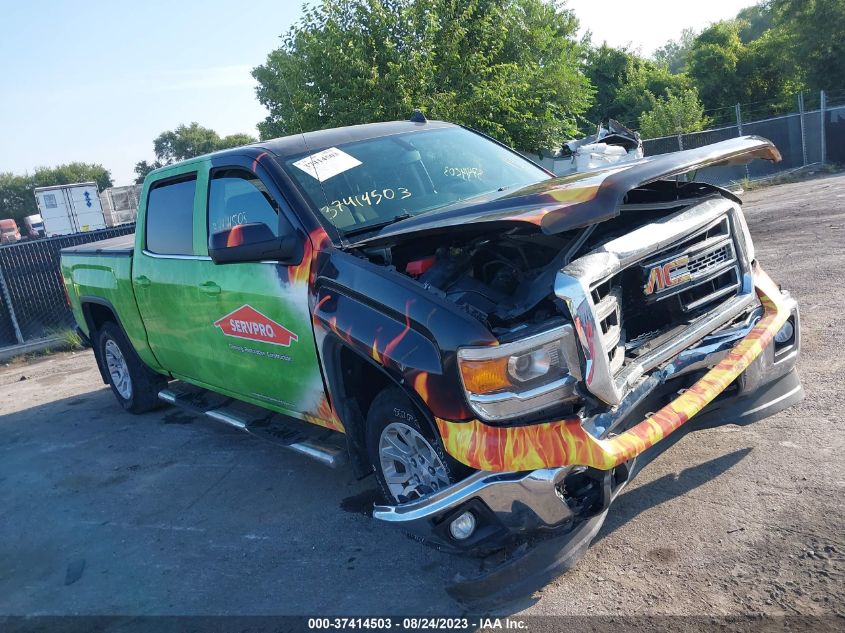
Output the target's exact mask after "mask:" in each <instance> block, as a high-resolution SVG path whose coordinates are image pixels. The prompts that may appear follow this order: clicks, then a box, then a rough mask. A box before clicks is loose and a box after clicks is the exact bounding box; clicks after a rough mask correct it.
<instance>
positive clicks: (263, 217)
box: [195, 157, 326, 417]
mask: <svg viewBox="0 0 845 633" xmlns="http://www.w3.org/2000/svg"><path fill="white" fill-rule="evenodd" d="M226 160H227V163H228V164H226V165H213V166H212V169H211V170H210V172H209V174H208V179H209V184H208V188H207V191H208V199H207V204H206V205H204V209H203V217H202V218H201V219H200V223H201V224H203V226H204V232H205V244H206V252H207V242H208V236H209V235H210V234H211V233H214V232H217V231H221V230H226V229H230V228H231V227H233V226H236V225H238V224H247V223H253V222H262V223H264V224H266V225H267V226H269V227H271V228H272V229H273V230H274V232H276V234H277V235H278V233H279V231H280V230H282V229H280V226H286V225H288V224H292V225H294V226H296V219H295V218H294V217H293V215H292V213H291V212H290V209H289V208H288V206H287V204H286V202H285V200H284V198H283V197H282V195H281V194H280V192H279V191H278V189H277V188H276V187H275V185H274V184H273V182H272V181H271V180H270V178H269V176H268V175H267V174H266V172H264V171H263V170H262V169H261V168H260V167H258V168H254V166H253V164H252V163H251V162H246V161H245V162H244V163H243V164H240V165H239V164H231V163H232V158H231V157H227V159H226ZM206 209H207V211H206ZM280 214H284V218H285V219H286V220H287V221H286V222H281V223H280V221H279V220H280V218H279V216H280ZM302 239H303V240H305V239H308V238H307V237H305V234H304V232H302ZM304 250H306V251H310V249H304ZM309 266H310V259H309V258H308V257H307V256H306V257H305V258H304V260H303V261H302V262H301V263H300V264H298V265H293V266H289V265H286V264H281V263H278V262H249V263H233V264H219V265H218V264H214V262H212V261H210V260H203V262H202V263H201V267H200V268H201V274H200V279H198V287H199V288H200V291H201V293H202V294H203V297H202V300H201V303H200V306H199V309H198V310H197V313H196V315H195V316H196V318H197V319H198V323H197V331H198V332H199V333H200V335H199V336H198V338H197V343H198V344H199V345H200V346H201V348H202V350H203V354H204V356H205V358H204V359H203V362H202V364H201V368H202V369H201V375H200V376H198V378H199V380H201V381H202V382H203V383H205V384H208V385H210V386H212V387H214V388H216V389H217V390H220V391H225V392H227V393H230V394H232V395H235V396H236V397H239V398H241V399H243V400H247V401H251V402H254V403H258V404H262V405H264V406H267V407H270V408H273V409H276V410H280V411H283V412H285V413H290V414H293V415H295V416H297V417H303V415H307V416H308V417H314V416H317V417H319V415H320V412H323V413H325V408H326V404H325V391H324V387H323V380H322V377H321V374H320V368H319V363H318V360H317V350H316V346H315V344H314V333H313V330H312V324H311V313H310V310H309V307H308V272H309Z"/></svg>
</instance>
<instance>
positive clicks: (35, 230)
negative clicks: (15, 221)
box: [23, 213, 47, 240]
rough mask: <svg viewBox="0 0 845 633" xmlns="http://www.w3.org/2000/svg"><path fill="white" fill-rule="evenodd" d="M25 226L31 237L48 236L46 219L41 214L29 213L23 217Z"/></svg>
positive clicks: (27, 233) (28, 235)
mask: <svg viewBox="0 0 845 633" xmlns="http://www.w3.org/2000/svg"><path fill="white" fill-rule="evenodd" d="M23 224H24V227H26V235H27V237H28V238H30V239H33V240H34V239H38V238H40V237H47V231H46V229H45V228H44V219H43V218H42V217H41V216H40V215H39V214H37V213H36V214H35V215H28V216H26V217H25V218H24V219H23Z"/></svg>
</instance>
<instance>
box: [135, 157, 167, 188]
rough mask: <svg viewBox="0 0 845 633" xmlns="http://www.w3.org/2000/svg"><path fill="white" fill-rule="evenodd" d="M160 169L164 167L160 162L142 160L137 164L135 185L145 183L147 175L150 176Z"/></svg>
mask: <svg viewBox="0 0 845 633" xmlns="http://www.w3.org/2000/svg"><path fill="white" fill-rule="evenodd" d="M159 167H164V164H163V163H162V162H161V161H159V160H156V161H153V162H151V163H149V162H147V161H145V160H141V161H138V162H137V163H135V176H136V177H135V184H136V185H140V184H142V183H143V182H144V178H146V177H147V174H149V173H150V172H151V171H153V170H154V169H158V168H159Z"/></svg>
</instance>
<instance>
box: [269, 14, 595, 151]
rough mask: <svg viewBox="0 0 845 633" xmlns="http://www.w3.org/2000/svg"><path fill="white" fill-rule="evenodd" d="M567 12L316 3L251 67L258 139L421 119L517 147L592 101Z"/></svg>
mask: <svg viewBox="0 0 845 633" xmlns="http://www.w3.org/2000/svg"><path fill="white" fill-rule="evenodd" d="M577 29H578V22H577V20H576V18H575V17H574V15H573V14H572V12H571V11H568V10H566V9H563V8H561V7H556V6H555V5H553V4H551V3H547V2H543V1H542V0H462V1H458V0H415V1H412V0H323V1H322V2H320V3H319V4H317V5H316V6H314V7H311V8H306V10H305V15H304V16H303V18H302V19H301V20H300V21H299V22H298V23H297V24H296V25H294V27H293V28H291V30H290V31H289V32H288V33H287V34H286V35H285V36H284V37H283V44H282V46H281V47H280V48H278V49H276V50H275V51H273V52H271V53H270V55H269V56H268V57H267V60H266V62H265V63H264V64H263V65H261V66H258V67H257V68H255V69H254V71H253V76H254V77H255V78H256V80H257V81H258V84H259V86H258V89H257V94H258V99H259V101H260V102H261V103H262V104H263V105H265V106H266V107H267V109H268V110H269V112H270V114H269V116H268V117H267V118H266V119H265V120H264V121H263V122H262V123H260V124H259V132H260V133H261V136H262V138H269V137H274V136H281V135H288V134H294V133H298V132H300V131H310V130H316V129H322V128H328V127H336V126H342V125H350V124H356V123H362V122H369V121H382V120H394V119H405V118H407V117H408V116H409V115H410V114H411V112H412V111H413V110H414V109H416V108H419V109H421V110H422V111H423V112H424V113H425V114H426V116H428V117H432V118H438V119H446V120H450V121H454V122H457V123H462V124H465V125H468V126H471V127H474V128H476V129H479V130H481V131H483V132H486V133H488V134H490V135H491V136H494V137H496V138H498V139H499V140H501V141H503V142H506V143H509V144H511V145H515V146H516V147H519V148H521V149H524V150H533V149H539V148H544V147H551V146H554V145H555V144H557V143H559V142H560V141H561V140H563V139H564V138H566V137H569V136H571V135H572V134H574V133H575V131H576V127H577V126H576V117H577V115H579V114H581V113H583V112H584V111H585V110H586V109H587V107H588V105H589V102H590V88H589V84H588V82H587V80H586V79H585V77H584V76H583V74H582V73H581V72H580V68H579V67H580V61H581V56H582V53H583V49H582V45H581V44H580V43H579V42H578V41H577V40H576V32H577Z"/></svg>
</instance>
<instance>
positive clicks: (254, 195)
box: [208, 169, 279, 235]
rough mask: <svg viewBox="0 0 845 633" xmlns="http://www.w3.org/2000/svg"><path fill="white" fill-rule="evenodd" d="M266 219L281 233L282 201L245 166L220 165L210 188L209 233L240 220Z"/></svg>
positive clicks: (242, 222)
mask: <svg viewBox="0 0 845 633" xmlns="http://www.w3.org/2000/svg"><path fill="white" fill-rule="evenodd" d="M253 222H262V223H264V224H266V225H267V226H269V227H270V228H271V229H272V230H273V233H274V234H276V235H278V233H279V230H278V229H279V205H278V204H277V203H276V201H275V200H274V199H273V196H272V195H270V192H269V191H268V190H267V187H266V186H265V185H264V183H263V182H261V180H260V179H259V178H258V176H256V175H255V174H253V173H252V172H250V171H247V170H245V169H219V170H216V171H214V172H213V173H212V176H211V186H210V188H209V192H208V233H209V235H210V234H212V233H217V232H218V231H224V230H226V229H230V228H232V227H233V226H236V225H238V224H251V223H253Z"/></svg>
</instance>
